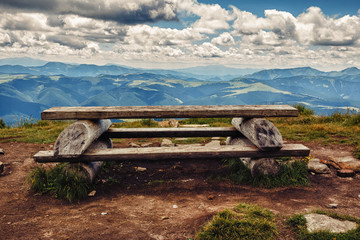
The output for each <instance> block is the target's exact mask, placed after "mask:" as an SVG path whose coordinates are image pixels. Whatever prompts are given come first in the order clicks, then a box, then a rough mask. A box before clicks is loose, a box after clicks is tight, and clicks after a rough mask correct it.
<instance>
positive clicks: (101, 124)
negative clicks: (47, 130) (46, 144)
mask: <svg viewBox="0 0 360 240" xmlns="http://www.w3.org/2000/svg"><path fill="white" fill-rule="evenodd" d="M110 126H111V121H110V120H109V119H102V120H94V121H91V120H81V121H78V122H75V123H73V124H71V125H70V126H69V127H67V128H65V129H64V130H63V131H62V132H61V133H60V135H59V137H58V138H57V140H56V142H55V145H54V153H55V155H59V156H68V157H77V156H79V155H81V154H82V153H83V152H85V151H86V150H87V148H88V147H89V146H90V145H91V144H92V143H93V142H94V141H95V140H96V139H98V138H99V137H100V136H101V135H102V134H103V133H104V132H105V131H107V130H108V129H109V128H110Z"/></svg>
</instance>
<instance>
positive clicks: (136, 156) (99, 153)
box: [34, 144, 310, 163]
mask: <svg viewBox="0 0 360 240" xmlns="http://www.w3.org/2000/svg"><path fill="white" fill-rule="evenodd" d="M309 153H310V149H309V148H307V147H305V146H304V145H302V144H284V146H283V147H282V148H281V149H280V150H278V151H261V150H259V149H258V148H256V147H254V146H236V145H233V146H232V145H226V146H220V147H211V148H209V147H206V146H191V145H190V146H178V147H149V148H113V149H102V150H88V151H86V152H85V153H83V154H82V155H80V156H79V157H76V158H74V157H73V156H71V157H69V158H67V157H66V156H62V157H57V156H54V151H52V150H49V151H40V152H38V153H37V154H36V155H34V159H35V161H36V162H40V163H43V162H92V161H124V160H167V159H197V158H201V159H210V158H212V159H214V158H215V159H216V158H217V159H223V158H234V157H249V158H271V157H286V156H308V155H309Z"/></svg>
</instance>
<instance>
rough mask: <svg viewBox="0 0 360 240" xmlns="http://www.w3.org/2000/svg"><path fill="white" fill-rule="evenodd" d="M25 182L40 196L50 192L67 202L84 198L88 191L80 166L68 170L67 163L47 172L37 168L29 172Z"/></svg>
mask: <svg viewBox="0 0 360 240" xmlns="http://www.w3.org/2000/svg"><path fill="white" fill-rule="evenodd" d="M27 181H28V182H29V183H30V185H31V189H32V190H33V191H35V192H37V193H40V194H44V193H47V192H50V193H51V194H53V195H54V196H55V197H56V198H61V199H64V200H67V201H69V202H73V201H74V200H81V199H84V198H86V197H87V194H88V190H89V189H90V186H89V183H88V182H87V181H86V178H85V176H84V175H83V173H82V172H81V168H80V166H75V165H72V166H71V168H70V167H69V164H68V163H65V164H59V165H57V166H56V167H54V168H52V169H50V170H49V171H46V170H45V169H44V168H42V167H37V168H35V169H33V170H32V171H31V172H30V174H29V176H28V178H27Z"/></svg>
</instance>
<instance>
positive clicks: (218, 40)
mask: <svg viewBox="0 0 360 240" xmlns="http://www.w3.org/2000/svg"><path fill="white" fill-rule="evenodd" d="M211 43H212V44H215V45H220V46H231V45H234V44H235V40H234V38H233V37H232V36H231V34H230V33H228V32H224V33H222V34H220V35H219V36H218V37H215V38H213V39H212V40H211Z"/></svg>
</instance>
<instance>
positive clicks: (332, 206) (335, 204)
mask: <svg viewBox="0 0 360 240" xmlns="http://www.w3.org/2000/svg"><path fill="white" fill-rule="evenodd" d="M338 206H339V204H337V203H330V204H329V205H327V207H328V208H337V207H338Z"/></svg>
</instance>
